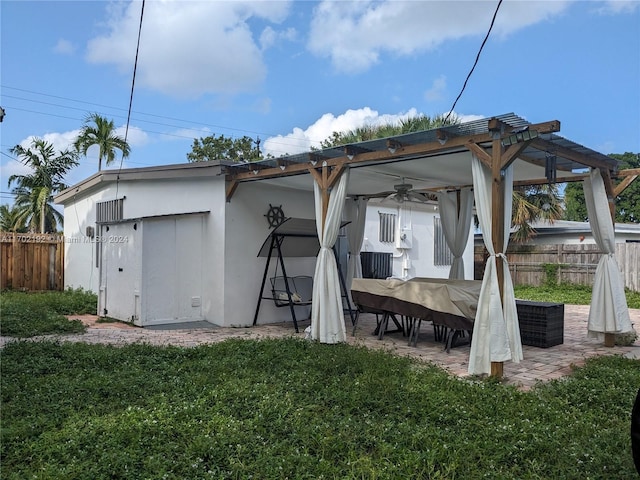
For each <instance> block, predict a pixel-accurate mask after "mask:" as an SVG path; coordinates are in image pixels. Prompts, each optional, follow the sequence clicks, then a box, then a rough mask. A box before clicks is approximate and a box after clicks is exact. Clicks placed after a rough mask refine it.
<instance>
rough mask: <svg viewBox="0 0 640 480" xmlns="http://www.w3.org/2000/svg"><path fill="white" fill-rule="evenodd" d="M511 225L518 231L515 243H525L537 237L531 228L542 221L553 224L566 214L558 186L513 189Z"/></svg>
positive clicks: (532, 186)
mask: <svg viewBox="0 0 640 480" xmlns="http://www.w3.org/2000/svg"><path fill="white" fill-rule="evenodd" d="M512 200H513V213H512V215H511V225H512V226H513V227H515V229H516V231H515V233H513V235H512V237H511V238H512V239H513V241H514V242H525V241H527V240H529V239H530V238H532V237H534V236H535V235H536V231H535V229H534V228H533V227H532V226H531V224H532V223H535V222H537V221H540V220H546V221H547V222H550V223H553V222H555V221H556V220H560V219H561V218H562V216H563V214H564V209H563V208H562V201H561V200H560V196H559V195H558V185H557V184H545V185H531V186H525V187H514V188H513V196H512Z"/></svg>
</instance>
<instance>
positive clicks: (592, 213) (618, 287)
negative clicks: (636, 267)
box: [583, 168, 633, 337]
mask: <svg viewBox="0 0 640 480" xmlns="http://www.w3.org/2000/svg"><path fill="white" fill-rule="evenodd" d="M583 187H584V198H585V202H586V204H587V214H588V215H589V223H590V224H591V230H592V231H593V238H595V240H596V243H597V245H598V247H599V248H600V249H601V250H602V251H603V252H604V255H602V258H600V261H599V262H598V267H597V268H596V276H595V279H594V282H593V292H592V295H591V308H590V309H589V323H588V327H587V330H588V332H589V336H592V337H593V336H595V337H602V334H604V333H625V332H630V331H631V330H632V329H633V327H632V326H631V320H630V318H629V309H628V308H627V299H626V297H625V294H624V283H623V281H622V274H621V273H620V268H619V267H618V262H617V261H616V257H615V251H616V250H615V249H616V241H615V230H614V227H613V222H612V220H611V213H610V211H609V202H608V200H607V192H606V190H605V187H604V181H603V180H602V176H601V174H600V170H598V169H597V168H593V169H591V173H590V175H589V178H586V179H585V180H584V185H583Z"/></svg>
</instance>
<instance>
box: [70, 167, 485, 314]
mask: <svg viewBox="0 0 640 480" xmlns="http://www.w3.org/2000/svg"><path fill="white" fill-rule="evenodd" d="M310 182H311V179H310ZM225 195H226V192H225V182H224V178H223V177H212V176H206V177H203V178H194V177H191V178H172V179H170V180H156V179H145V180H129V181H121V182H120V184H119V186H118V198H123V197H124V198H125V200H124V202H123V217H124V219H131V220H138V221H139V223H140V225H139V226H138V228H139V229H138V230H136V232H137V235H141V239H139V240H140V241H139V242H137V245H138V247H137V248H138V249H140V250H142V252H141V253H140V257H141V259H140V261H139V262H138V261H136V262H137V263H136V265H135V268H133V267H134V265H131V266H129V267H127V270H130V271H131V274H132V275H133V277H132V278H131V279H129V280H130V281H129V282H128V283H127V284H130V285H131V288H130V289H131V290H133V291H132V292H126V293H117V295H124V296H126V299H124V301H125V302H127V305H128V304H129V303H131V305H130V306H129V307H130V308H129V307H127V308H126V310H127V311H126V312H125V313H123V315H126V317H127V318H123V320H130V319H131V318H132V317H138V321H137V322H136V323H137V324H140V325H146V324H154V323H166V322H168V321H172V320H173V321H180V320H184V319H185V318H186V319H188V318H196V317H197V318H202V319H204V320H207V321H209V322H211V323H213V324H216V325H220V326H236V327H246V326H251V325H252V324H253V319H254V315H255V312H256V307H257V303H258V297H259V294H260V288H261V285H262V280H263V275H264V272H265V264H266V258H263V257H257V254H258V251H259V249H260V247H261V246H262V244H263V242H264V241H265V239H266V238H267V236H268V235H269V233H270V231H271V228H270V226H269V223H268V220H267V218H266V216H267V213H268V211H269V208H270V206H275V207H281V208H282V210H283V212H284V216H285V217H295V218H315V207H314V198H313V193H312V192H311V191H309V190H307V191H302V190H294V189H287V188H281V187H276V186H274V185H272V184H269V182H268V181H262V182H252V183H246V184H241V185H239V186H238V188H237V190H236V191H235V193H234V195H233V197H232V198H231V201H230V202H226V196H225ZM115 198H116V189H115V184H106V185H103V186H98V187H96V188H95V190H93V191H92V190H88V191H85V192H81V196H80V194H79V196H78V198H74V199H73V200H72V201H68V202H67V203H66V204H65V237H66V239H67V242H66V245H65V249H66V252H65V253H66V256H65V258H66V265H65V283H66V285H67V286H70V287H73V288H76V287H83V288H85V289H87V290H92V291H94V292H96V293H99V292H98V290H99V286H100V278H99V274H100V271H99V269H98V268H97V267H96V252H95V248H96V244H95V242H90V241H87V239H86V237H85V235H84V234H85V230H86V227H88V226H92V227H95V226H96V223H95V222H96V203H97V202H100V201H106V200H112V199H115ZM429 209H431V210H429ZM379 211H382V212H387V213H396V214H397V215H398V224H397V226H398V227H399V228H405V229H408V231H409V232H410V233H411V238H410V240H411V245H410V247H411V248H405V249H399V248H397V246H396V245H395V244H385V243H382V242H379V241H378V228H379V226H378V225H379V220H378V212H379ZM198 212H205V213H198ZM437 215H438V214H437V212H436V211H435V210H434V209H433V207H430V206H428V207H423V206H416V205H415V204H411V205H403V206H395V205H394V206H386V205H385V206H382V205H379V204H375V203H371V204H370V205H369V207H368V209H367V221H366V227H365V240H364V242H363V248H362V250H363V251H379V252H391V253H392V254H393V257H394V265H393V275H394V276H397V277H404V278H412V277H439V278H446V277H447V276H448V274H449V267H448V266H439V267H436V266H434V261H433V258H434V218H436V217H437ZM150 217H151V218H150ZM196 217H198V218H200V220H197V221H196V224H197V225H196V224H194V225H191V224H189V225H191V226H192V227H193V228H189V229H187V230H189V232H190V233H189V235H190V236H188V237H185V238H180V237H179V234H180V232H183V231H184V229H183V228H178V229H176V228H177V227H176V228H173V229H172V228H170V227H171V225H174V223H172V222H179V221H181V220H180V219H187V218H196ZM185 221H188V222H189V221H190V220H185ZM194 221H195V220H194ZM198 222H200V223H198ZM175 225H177V223H175ZM129 227H131V225H129ZM154 227H157V228H154ZM118 228H120V227H118ZM122 228H125V227H124V226H123V227H122ZM116 230H117V228H116ZM146 230H149V231H148V232H146ZM197 231H200V232H201V239H200V240H199V241H197V242H195V243H194V242H193V240H194V239H192V238H191V237H192V236H193V235H196V234H197V233H196V232H197ZM145 232H146V233H147V234H148V235H150V236H148V237H146V238H145V236H144V235H145ZM152 232H155V233H152ZM162 232H165V233H164V234H163V233H162ZM172 232H173V233H172ZM96 233H97V234H100V233H102V234H104V233H106V232H96ZM163 235H165V237H166V238H163ZM102 236H103V237H104V239H105V240H107V241H108V239H109V237H108V235H102ZM136 240H138V238H137V237H136ZM344 241H346V240H345V239H343V242H344ZM163 242H164V243H163ZM187 242H188V243H189V244H190V245H191V246H190V247H185V246H184V244H185V243H187ZM472 242H473V236H472V235H471V234H470V236H469V245H468V248H467V250H466V251H465V274H466V278H472V277H473V249H472ZM169 245H171V246H172V247H171V248H170V249H169V250H167V248H164V247H166V246H169ZM163 246H164V247H163ZM183 247H184V248H183ZM123 251H124V250H123ZM172 251H173V252H174V257H175V258H174V261H175V259H176V258H177V257H180V258H181V260H180V264H181V265H182V264H184V265H191V266H192V267H193V268H191V267H190V270H189V271H192V270H193V272H194V275H196V276H197V277H199V278H200V279H201V281H200V282H198V281H195V280H194V278H190V277H188V275H187V274H188V272H185V271H184V269H183V270H180V268H178V267H179V266H178V265H176V264H175V263H174V264H172V263H171V262H170V261H167V262H165V263H166V265H165V266H166V268H164V267H162V268H160V267H161V265H159V264H157V263H154V262H155V260H154V258H160V257H169V256H171V252H172ZM153 252H155V254H154V253H153ZM158 252H160V253H158ZM162 252H164V253H162ZM154 255H155V256H154ZM158 255H160V257H159V256H158ZM194 256H195V257H197V258H194ZM136 258H137V257H136ZM275 260H276V259H275V258H273V259H272V261H271V264H270V268H269V270H268V272H267V276H266V282H265V290H264V296H265V297H269V295H270V281H269V279H270V278H271V277H273V276H275V275H276V274H280V275H281V274H282V273H281V272H278V271H276V261H275ZM167 265H168V266H167ZM171 265H173V266H174V267H176V268H169V267H170V266H171ZM285 265H286V268H287V274H288V275H289V276H296V275H311V276H312V275H313V274H314V270H315V258H287V259H285ZM138 266H139V268H138ZM196 267H197V268H196ZM163 268H164V270H163ZM185 268H187V267H185ZM167 269H168V270H167ZM278 269H280V266H278ZM151 277H154V278H155V277H157V278H155V279H154V278H151ZM181 279H182V280H181ZM185 279H186V280H185ZM163 281H164V283H163ZM149 282H151V283H149ZM176 282H177V283H179V284H180V285H178V284H177V283H176ZM181 286H185V288H186V290H185V289H182V288H178V287H181ZM152 287H153V288H155V290H153V295H156V297H157V296H158V295H161V296H162V297H157V298H162V299H163V300H166V301H167V302H169V303H168V304H167V307H166V309H167V313H166V315H165V314H163V312H159V311H157V310H158V309H157V308H155V309H154V304H150V303H149V300H148V299H147V298H146V295H147V294H149V295H151V294H152V293H151V290H150V289H151V288H152ZM187 287H189V288H187ZM127 288H128V287H127ZM162 288H164V290H163V289H162ZM116 290H117V289H116ZM145 290H146V292H145ZM183 290H184V291H183ZM187 290H188V291H187ZM163 292H164V293H166V296H165V295H164V294H163ZM176 292H178V293H176ZM111 293H113V292H111ZM175 295H182V297H184V298H180V299H176V300H175V302H173V303H172V301H170V300H172V299H173V298H174V296H175ZM101 298H102V297H101ZM185 299H186V300H185ZM130 300H131V302H130ZM187 300H188V301H187ZM152 303H153V302H152ZM174 307H175V308H174ZM176 312H177V313H176ZM185 312H186V313H185ZM183 313H184V315H183ZM296 315H297V318H298V319H305V318H308V316H309V307H296ZM109 316H111V312H109ZM290 320H291V315H290V311H289V309H288V308H276V307H275V305H274V302H273V301H271V300H269V299H263V300H262V301H261V305H260V311H259V316H258V321H257V323H258V324H263V323H272V322H281V321H290Z"/></svg>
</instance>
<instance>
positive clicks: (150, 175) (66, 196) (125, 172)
mask: <svg viewBox="0 0 640 480" xmlns="http://www.w3.org/2000/svg"><path fill="white" fill-rule="evenodd" d="M223 164H224V162H220V161H213V162H193V163H180V164H174V165H158V166H153V167H144V168H126V169H121V170H102V171H100V172H98V173H96V174H94V175H92V176H90V177H88V178H86V179H84V180H82V181H81V182H79V183H77V184H75V185H73V186H71V187H69V188H67V189H66V190H63V191H62V192H60V193H59V194H58V195H56V196H55V197H54V199H53V200H54V202H55V203H56V204H62V205H64V204H65V203H67V202H69V201H70V200H72V199H74V198H77V196H78V195H81V194H86V193H89V192H90V191H93V190H95V189H97V188H99V187H100V186H104V185H106V184H109V183H114V182H127V181H132V180H171V179H177V178H190V177H198V178H203V177H216V176H221V175H223V170H222V166H223Z"/></svg>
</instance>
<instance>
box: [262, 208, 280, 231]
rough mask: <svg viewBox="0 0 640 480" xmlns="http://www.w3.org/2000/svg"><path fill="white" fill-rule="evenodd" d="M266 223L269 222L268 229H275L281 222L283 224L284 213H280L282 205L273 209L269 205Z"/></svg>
mask: <svg viewBox="0 0 640 480" xmlns="http://www.w3.org/2000/svg"><path fill="white" fill-rule="evenodd" d="M265 217H267V222H269V228H276V227H277V226H278V225H280V224H281V223H282V222H284V212H283V211H282V205H280V206H279V207H274V206H273V205H271V204H269V211H268V212H267V214H266V215H265Z"/></svg>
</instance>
